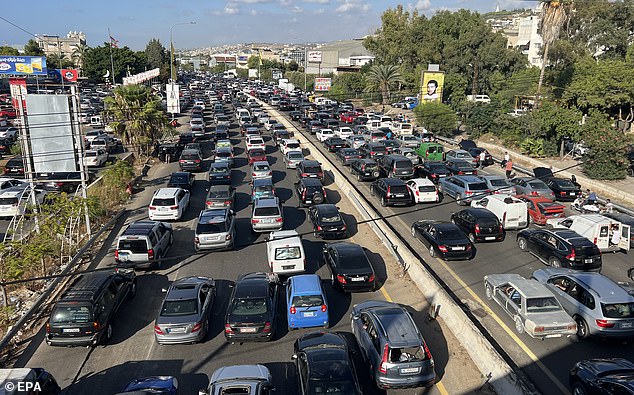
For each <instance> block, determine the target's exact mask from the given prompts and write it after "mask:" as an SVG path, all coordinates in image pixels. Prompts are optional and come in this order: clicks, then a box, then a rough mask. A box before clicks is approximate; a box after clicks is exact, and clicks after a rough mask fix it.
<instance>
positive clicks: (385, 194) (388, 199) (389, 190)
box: [370, 178, 412, 207]
mask: <svg viewBox="0 0 634 395" xmlns="http://www.w3.org/2000/svg"><path fill="white" fill-rule="evenodd" d="M370 194H371V195H372V196H376V197H378V198H379V200H380V201H381V206H383V207H387V206H392V205H400V206H407V205H410V204H411V203H412V196H411V195H410V191H409V188H407V184H405V181H403V180H401V179H400V178H379V179H378V180H376V181H374V182H372V184H370Z"/></svg>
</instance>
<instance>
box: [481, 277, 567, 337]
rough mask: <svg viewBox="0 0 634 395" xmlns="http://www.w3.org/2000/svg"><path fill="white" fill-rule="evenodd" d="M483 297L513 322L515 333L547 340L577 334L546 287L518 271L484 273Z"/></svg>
mask: <svg viewBox="0 0 634 395" xmlns="http://www.w3.org/2000/svg"><path fill="white" fill-rule="evenodd" d="M484 289H485V291H486V297H487V299H489V300H491V299H493V300H494V301H495V302H496V303H497V304H499V305H500V307H502V309H503V310H504V311H505V312H506V313H507V314H508V315H510V316H511V318H513V321H515V330H516V331H517V333H524V332H526V333H527V334H528V335H529V336H530V337H533V338H537V339H542V340H543V339H548V338H552V337H561V336H570V335H574V334H575V333H577V324H576V323H575V321H574V320H573V319H572V318H571V317H570V316H569V315H568V313H566V312H565V311H564V309H563V307H561V305H560V304H559V302H558V301H557V299H556V298H555V296H554V295H553V294H552V292H550V290H548V288H547V287H546V286H545V285H543V284H541V283H539V282H538V281H536V280H534V279H525V278H524V277H522V276H520V275H519V274H513V273H510V274H489V275H487V276H484Z"/></svg>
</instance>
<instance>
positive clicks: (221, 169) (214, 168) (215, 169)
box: [209, 166, 228, 173]
mask: <svg viewBox="0 0 634 395" xmlns="http://www.w3.org/2000/svg"><path fill="white" fill-rule="evenodd" d="M227 170H228V169H227V168H226V167H224V166H210V167H209V172H210V173H226V172H227Z"/></svg>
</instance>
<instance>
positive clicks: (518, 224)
mask: <svg viewBox="0 0 634 395" xmlns="http://www.w3.org/2000/svg"><path fill="white" fill-rule="evenodd" d="M471 207H478V208H485V209H487V210H489V211H491V212H492V213H494V214H495V216H496V217H498V219H499V220H500V223H501V224H502V227H503V228H504V229H506V230H509V229H523V228H525V227H527V226H528V208H527V207H526V202H524V201H522V200H520V199H518V198H515V197H513V196H511V195H507V194H503V193H500V194H497V195H490V196H486V197H483V198H482V199H479V200H474V201H472V202H471Z"/></svg>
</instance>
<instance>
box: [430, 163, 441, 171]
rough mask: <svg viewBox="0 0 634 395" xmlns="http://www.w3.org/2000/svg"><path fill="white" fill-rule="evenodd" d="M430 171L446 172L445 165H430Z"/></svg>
mask: <svg viewBox="0 0 634 395" xmlns="http://www.w3.org/2000/svg"><path fill="white" fill-rule="evenodd" d="M429 170H431V171H439V170H445V165H444V164H443V163H430V164H429Z"/></svg>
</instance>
